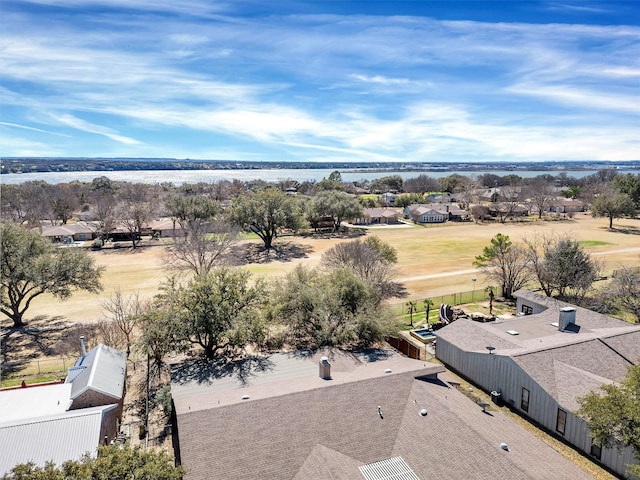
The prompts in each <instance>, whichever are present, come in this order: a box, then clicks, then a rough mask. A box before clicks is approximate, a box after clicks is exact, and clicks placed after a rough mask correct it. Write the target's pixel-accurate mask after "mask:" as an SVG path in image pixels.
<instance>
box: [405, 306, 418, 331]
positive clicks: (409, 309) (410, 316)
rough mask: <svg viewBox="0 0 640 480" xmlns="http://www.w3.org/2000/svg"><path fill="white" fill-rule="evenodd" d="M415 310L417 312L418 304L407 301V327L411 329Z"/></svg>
mask: <svg viewBox="0 0 640 480" xmlns="http://www.w3.org/2000/svg"><path fill="white" fill-rule="evenodd" d="M416 310H418V303H417V302H415V301H413V300H409V301H408V302H407V313H408V314H409V326H410V327H411V328H413V314H414V313H415V312H416Z"/></svg>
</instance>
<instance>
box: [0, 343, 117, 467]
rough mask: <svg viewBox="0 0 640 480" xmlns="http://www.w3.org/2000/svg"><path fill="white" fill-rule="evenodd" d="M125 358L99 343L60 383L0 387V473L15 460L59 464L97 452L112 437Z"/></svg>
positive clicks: (115, 423) (84, 353)
mask: <svg viewBox="0 0 640 480" xmlns="http://www.w3.org/2000/svg"><path fill="white" fill-rule="evenodd" d="M125 367H126V358H125V356H124V353H122V352H119V351H117V350H115V349H112V348H110V347H106V346H105V345H98V346H97V347H96V348H94V349H93V350H91V351H90V352H89V353H87V352H85V351H84V346H83V355H82V357H81V358H80V359H79V360H78V361H77V362H76V364H75V365H74V366H73V367H71V368H70V369H69V373H68V375H67V378H66V381H65V382H64V383H55V384H45V385H37V386H24V387H18V388H13V389H6V390H1V391H0V452H2V455H0V476H2V475H4V474H6V473H8V472H9V471H10V470H11V469H12V468H13V467H14V466H15V465H17V464H20V463H27V462H34V463H35V464H36V465H38V466H44V464H45V463H46V462H48V461H53V462H54V463H56V464H58V465H60V464H62V463H64V462H65V461H67V460H79V459H80V458H81V457H82V456H83V455H84V454H85V453H88V454H89V455H95V453H96V451H97V448H98V446H100V445H104V444H107V443H110V442H111V441H113V440H114V439H115V438H116V435H117V429H118V420H119V418H120V417H121V414H122V402H123V397H124V382H125V377H126V372H125Z"/></svg>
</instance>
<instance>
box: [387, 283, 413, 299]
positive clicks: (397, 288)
mask: <svg viewBox="0 0 640 480" xmlns="http://www.w3.org/2000/svg"><path fill="white" fill-rule="evenodd" d="M385 295H386V296H388V297H395V298H406V297H407V296H408V295H409V292H407V288H406V287H405V286H404V284H402V283H398V282H387V284H386V285H385Z"/></svg>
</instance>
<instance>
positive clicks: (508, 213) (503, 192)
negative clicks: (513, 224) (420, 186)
mask: <svg viewBox="0 0 640 480" xmlns="http://www.w3.org/2000/svg"><path fill="white" fill-rule="evenodd" d="M521 199H522V188H521V187H520V185H516V184H511V185H506V186H504V187H501V188H500V202H499V203H498V204H496V206H495V212H496V213H497V215H498V218H499V219H500V223H505V222H506V220H507V219H508V218H513V216H514V214H515V212H516V210H517V208H518V206H519V205H520V201H521Z"/></svg>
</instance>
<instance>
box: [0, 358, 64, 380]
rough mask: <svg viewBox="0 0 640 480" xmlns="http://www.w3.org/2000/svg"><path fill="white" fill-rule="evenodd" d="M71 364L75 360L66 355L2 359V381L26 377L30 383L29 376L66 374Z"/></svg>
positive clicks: (0, 376)
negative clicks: (25, 359) (34, 358)
mask: <svg viewBox="0 0 640 480" xmlns="http://www.w3.org/2000/svg"><path fill="white" fill-rule="evenodd" d="M71 365H73V360H72V359H69V358H66V357H57V358H46V359H40V360H30V361H28V362H22V361H13V362H12V361H8V362H7V361H2V362H0V382H2V383H4V382H7V381H9V380H12V379H16V378H17V379H25V380H26V381H27V383H29V377H36V376H41V375H54V374H60V375H61V376H66V374H67V368H68V367H70V366H71Z"/></svg>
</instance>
